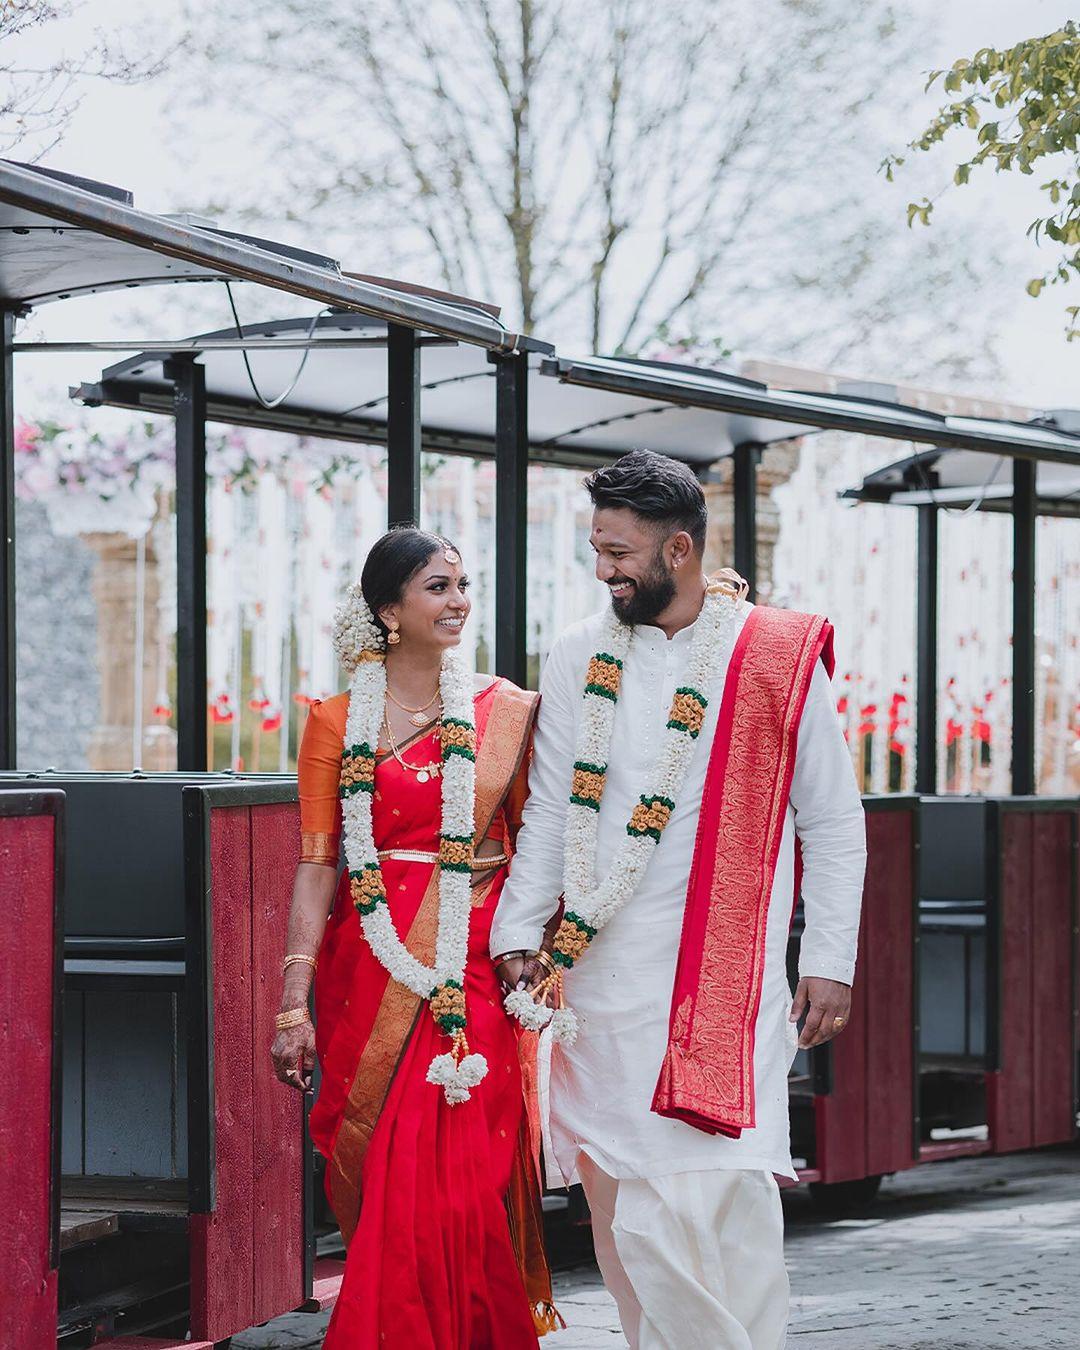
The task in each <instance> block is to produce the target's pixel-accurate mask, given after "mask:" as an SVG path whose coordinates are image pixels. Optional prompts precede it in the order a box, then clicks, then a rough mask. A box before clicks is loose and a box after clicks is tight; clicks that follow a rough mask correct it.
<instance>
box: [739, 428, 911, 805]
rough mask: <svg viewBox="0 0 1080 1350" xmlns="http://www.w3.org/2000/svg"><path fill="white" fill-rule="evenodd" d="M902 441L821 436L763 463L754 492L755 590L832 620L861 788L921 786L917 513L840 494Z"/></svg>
mask: <svg viewBox="0 0 1080 1350" xmlns="http://www.w3.org/2000/svg"><path fill="white" fill-rule="evenodd" d="M904 448H905V447H904V446H902V445H897V444H896V443H893V444H891V445H883V444H882V443H881V442H880V441H873V440H871V439H869V438H867V437H863V436H852V435H845V434H842V433H839V432H825V433H822V434H821V435H814V436H807V437H806V438H805V439H804V440H803V441H802V442H801V446H798V447H795V449H794V452H793V450H792V448H790V447H786V448H784V449H783V450H782V449H781V448H780V447H776V448H775V449H770V450H767V451H766V452H765V456H764V459H763V468H766V469H768V466H769V464H770V457H773V460H772V465H773V467H772V468H771V470H769V472H768V477H767V479H766V482H765V484H764V486H766V487H769V486H772V487H773V496H772V502H771V503H767V502H762V501H761V500H760V499H759V506H758V518H759V525H758V538H759V548H758V570H759V591H760V594H761V596H762V598H763V599H767V600H768V601H770V603H772V604H776V605H782V606H785V607H788V608H791V609H800V610H808V611H811V612H814V613H819V614H827V615H828V616H829V618H830V620H831V621H832V623H833V625H834V626H835V629H836V674H835V677H834V680H833V688H834V690H835V693H836V697H837V706H838V708H839V711H840V718H841V723H842V725H843V727H844V735H845V737H846V739H847V742H848V745H849V747H850V749H851V755H852V760H853V762H854V765H855V772H856V776H857V778H858V780H859V785H860V787H861V788H862V790H863V791H864V792H910V791H912V789H913V787H914V782H915V737H914V678H915V599H916V597H915V523H916V522H915V512H914V511H909V510H903V509H901V508H900V507H886V506H876V505H872V504H865V503H864V504H860V505H858V506H855V507H853V506H852V504H851V503H847V502H842V501H840V500H839V498H838V494H839V493H840V492H841V491H843V490H844V489H845V488H849V487H852V486H853V485H855V484H857V483H859V482H861V481H862V479H863V477H864V476H865V475H866V474H867V473H869V472H870V471H871V470H872V469H874V468H876V467H878V466H879V465H881V464H886V463H888V462H890V461H891V460H894V459H897V458H898V457H899V456H900V455H901V454H903V453H904ZM781 454H783V455H784V456H785V457H786V458H785V459H784V460H780V459H779V456H780V455H781ZM770 480H771V481H770Z"/></svg>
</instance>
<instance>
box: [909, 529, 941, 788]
mask: <svg viewBox="0 0 1080 1350" xmlns="http://www.w3.org/2000/svg"><path fill="white" fill-rule="evenodd" d="M918 511H919V518H918V519H919V524H918V539H917V544H916V547H917V551H918V562H917V567H918V579H917V593H916V610H915V632H916V637H915V653H916V670H915V791H916V792H917V793H919V794H920V795H922V796H927V797H932V796H933V795H934V794H935V793H936V792H937V723H938V716H937V696H938V690H937V682H938V514H937V507H936V506H920V507H919V508H918Z"/></svg>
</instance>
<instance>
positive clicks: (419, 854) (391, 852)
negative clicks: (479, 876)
mask: <svg viewBox="0 0 1080 1350" xmlns="http://www.w3.org/2000/svg"><path fill="white" fill-rule="evenodd" d="M378 858H379V861H380V862H383V861H385V859H387V858H392V859H393V861H394V862H418V863H437V862H438V861H439V855H438V854H437V853H428V852H427V851H425V850H424V849H422V848H381V849H379V853H378ZM509 862H510V859H509V857H507V855H506V854H505V853H496V854H493V855H492V856H491V857H489V858H473V860H472V864H471V866H472V870H473V871H474V872H491V871H493V870H494V869H495V868H496V867H506V866H507V865H508V864H509Z"/></svg>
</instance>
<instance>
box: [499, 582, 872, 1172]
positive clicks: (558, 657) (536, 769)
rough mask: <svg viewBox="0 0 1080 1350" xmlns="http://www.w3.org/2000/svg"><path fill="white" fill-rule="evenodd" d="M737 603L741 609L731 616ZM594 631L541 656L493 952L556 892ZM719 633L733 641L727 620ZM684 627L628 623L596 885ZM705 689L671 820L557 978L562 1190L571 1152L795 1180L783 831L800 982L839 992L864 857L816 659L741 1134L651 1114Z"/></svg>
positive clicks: (658, 723) (614, 1164)
mask: <svg viewBox="0 0 1080 1350" xmlns="http://www.w3.org/2000/svg"><path fill="white" fill-rule="evenodd" d="M750 608H751V606H749V605H747V606H745V612H746V613H749V611H750ZM601 622H602V616H600V615H596V616H594V617H593V618H590V619H586V620H584V621H583V622H581V623H579V624H576V625H574V627H572V628H570V629H569V630H568V631H567V632H566V633H564V634H563V636H562V637H561V638H559V640H558V641H557V642H556V643H555V645H554V646H553V648H552V650H551V654H550V656H549V657H548V661H547V665H546V666H545V669H544V675H543V679H542V681H541V694H542V698H541V703H540V714H539V719H538V723H537V729H536V741H535V749H534V756H533V762H532V768H531V771H530V774H529V799H528V801H527V803H526V805H525V813H524V823H523V826H522V829H521V833H520V835H519V836H518V842H517V852H516V855H515V857H514V862H513V866H512V867H511V870H510V878H509V881H508V882H507V884H506V886H505V888H504V890H503V893H502V898H501V900H500V902H499V907H498V911H497V913H496V915H495V920H494V923H493V926H492V931H491V951H492V954H493V955H498V954H500V953H502V952H506V951H512V950H516V949H519V948H524V949H528V950H535V949H537V948H538V947H539V945H540V942H541V938H542V935H543V927H544V924H545V922H546V921H547V920H548V919H549V918H550V916H551V915H552V913H553V912H554V909H555V906H556V904H557V902H558V898H559V895H560V894H561V891H562V868H563V837H564V831H565V820H566V808H567V799H568V796H569V792H570V779H571V774H572V770H573V762H574V750H575V746H576V743H577V736H578V725H579V722H580V719H581V716H582V688H583V685H584V679H585V670H586V667H587V665H588V662H589V658H590V657H591V656H592V655H593V654H594V652H595V651H596V650H597V646H598V642H599V638H600V633H601ZM731 631H732V636H734V626H733V629H732V630H731ZM693 632H694V629H693V626H691V627H689V628H685V629H682V630H681V631H680V632H678V633H676V634H675V636H674V637H673V638H671V639H670V640H669V639H668V638H667V637H666V636H665V634H664V633H663V631H662V630H661V629H659V628H654V627H649V626H638V627H637V628H635V630H634V635H633V639H632V641H631V644H630V650H629V652H628V654H627V657H626V659H625V662H624V665H623V674H622V682H621V685H620V690H619V701H618V705H617V709H616V714H615V731H614V736H613V738H612V747H611V751H610V754H609V757H608V772H607V779H606V783H605V787H604V796H603V800H602V803H601V807H600V816H599V844H598V855H597V869H596V871H597V875H598V876H603V875H604V874H605V872H606V871H607V867H608V864H609V861H610V859H611V857H612V854H613V851H614V850H615V848H616V847H617V846H618V845H619V843H620V842H621V841H622V840H623V839H624V838H625V835H626V822H627V820H628V819H629V818H630V812H631V810H632V808H633V806H634V803H635V802H636V801H637V799H638V797H639V795H640V794H641V793H642V792H643V791H646V790H648V788H649V787H650V781H649V779H650V770H651V768H652V766H653V764H654V763H655V761H656V757H657V754H658V751H659V749H660V744H661V739H662V737H663V735H664V727H665V724H666V722H667V715H668V709H669V707H670V705H671V700H672V696H673V694H674V692H675V689H676V688H677V687H678V685H679V684H681V683H683V677H684V672H685V668H686V663H687V658H688V655H689V650H690V643H691V640H692V637H693ZM728 655H730V652H729V653H728ZM725 673H726V665H725ZM721 678H722V677H721ZM721 692H722V690H721V688H719V687H718V688H716V689H714V690H713V691H712V695H711V697H710V699H709V707H708V710H707V714H706V721H705V727H704V730H703V732H702V734H701V736H700V737H699V738H698V742H697V746H696V748H695V751H694V755H693V758H692V760H691V763H690V768H689V772H688V774H687V777H686V780H685V783H684V786H683V788H682V790H681V791H680V792H679V794H678V800H677V802H676V807H675V811H674V812H673V813H672V816H671V819H670V821H669V823H668V826H667V828H666V829H665V831H664V833H663V835H662V837H661V840H660V843H659V845H658V846H657V849H656V851H655V853H654V854H653V857H652V859H651V860H650V862H649V866H648V870H647V871H646V874H645V876H644V878H643V880H642V882H641V885H640V886H639V887H638V890H637V892H636V893H635V894H634V896H633V897H632V898H631V899H630V900H629V901H628V902H627V904H626V905H625V906H624V908H623V909H622V910H621V911H620V912H619V913H618V914H617V915H616V916H615V917H614V918H613V919H612V920H611V921H610V923H608V924H607V926H606V927H604V928H603V929H601V931H600V932H599V933H598V934H597V936H596V937H595V938H594V939H593V941H592V943H591V945H590V947H589V950H588V951H587V952H586V954H585V955H584V956H583V958H582V959H581V961H580V962H579V963H578V964H577V965H576V966H575V967H574V969H573V970H572V971H570V972H569V974H568V976H567V980H566V994H567V1001H568V1002H569V1003H570V1004H571V1006H572V1007H573V1008H574V1009H575V1011H576V1012H577V1014H578V1018H579V1021H580V1027H581V1030H580V1034H579V1036H578V1039H577V1042H576V1044H575V1045H573V1046H572V1047H569V1048H568V1047H564V1046H557V1047H555V1049H554V1051H553V1053H552V1070H551V1141H552V1146H553V1149H554V1153H555V1158H556V1160H557V1162H558V1164H559V1167H560V1170H561V1171H562V1173H563V1176H564V1178H565V1179H566V1180H567V1182H569V1181H571V1180H572V1179H573V1178H574V1174H575V1171H576V1164H577V1157H578V1153H579V1152H580V1151H584V1152H585V1153H587V1154H588V1155H589V1156H590V1157H591V1158H592V1159H593V1160H594V1161H595V1162H596V1163H597V1164H598V1166H600V1167H601V1168H602V1169H603V1170H604V1171H605V1172H607V1173H608V1175H609V1176H612V1177H617V1178H620V1177H626V1178H629V1177H656V1176H664V1175H670V1174H673V1173H678V1172H690V1171H702V1170H707V1169H712V1168H749V1169H763V1170H765V1171H771V1172H775V1173H778V1174H782V1175H787V1176H793V1175H794V1173H793V1171H792V1165H791V1150H790V1141H789V1128H788V1100H787V1074H788V1069H789V1068H790V1066H791V1061H792V1059H793V1057H794V1053H795V1048H796V1033H795V1029H794V1027H793V1026H792V1025H791V1024H790V1023H789V1021H788V1013H789V1011H790V1007H791V991H790V989H789V986H788V981H787V974H786V968H785V957H786V950H787V940H788V928H789V922H790V918H791V909H792V891H793V883H794V846H795V835H796V833H797V834H798V836H799V838H800V839H801V841H802V847H803V882H802V895H803V901H804V907H805V914H806V931H805V934H804V937H803V941H802V956H801V960H800V973H801V974H802V975H817V976H823V977H825V978H828V979H832V980H841V981H843V982H844V983H847V984H850V983H851V980H852V977H853V974H854V970H855V947H856V941H857V935H858V926H859V907H860V903H861V898H862V882H863V871H864V866H865V857H866V850H865V827H864V820H863V811H862V803H861V800H860V797H859V792H858V788H857V786H856V783H855V776H854V772H853V769H852V765H851V760H850V757H849V755H848V751H847V746H846V745H845V743H844V739H843V735H842V733H841V731H840V725H839V722H838V720H837V716H836V708H835V704H834V702H833V698H832V692H831V688H830V685H829V681H828V678H827V676H826V674H825V671H824V668H823V667H821V666H820V664H819V668H818V669H817V670H816V671H815V673H814V676H813V679H812V681H811V684H810V691H809V695H808V697H807V702H806V707H805V709H804V711H803V716H802V721H801V723H800V727H799V741H798V751H797V755H796V761H795V772H794V777H793V779H792V785H791V800H790V805H789V807H788V812H787V819H786V822H785V824H784V829H783V832H782V835H781V840H780V854H779V860H778V863H777V869H776V879H775V882H774V885H773V891H772V899H771V902H770V906H769V917H768V923H767V926H766V939H765V971H764V981H763V987H762V994H761V1003H760V1007H759V1010H758V1018H757V1026H756V1033H755V1047H754V1083H755V1099H756V1122H757V1123H756V1125H755V1127H754V1128H753V1129H748V1130H744V1131H743V1132H742V1134H741V1136H740V1137H739V1138H738V1139H729V1138H726V1137H725V1136H722V1135H710V1134H706V1133H705V1132H704V1131H702V1130H698V1129H695V1128H694V1127H693V1126H692V1125H688V1124H686V1123H685V1122H683V1121H679V1120H669V1119H666V1118H664V1117H662V1116H658V1115H656V1114H655V1113H654V1112H653V1111H652V1110H651V1109H650V1106H651V1102H652V1096H653V1090H654V1088H655V1086H656V1080H657V1076H658V1074H659V1072H660V1065H661V1062H662V1061H663V1058H664V1052H665V1049H666V1046H667V1038H668V1018H669V1013H670V1005H671V991H672V986H673V984H674V978H675V965H676V961H677V958H678V951H679V937H680V932H681V927H682V918H683V909H684V905H685V901H686V890H687V884H688V881H689V877H690V865H691V860H692V856H693V849H694V839H695V834H696V830H697V822H698V814H699V812H700V808H701V797H702V791H703V788H704V785H705V774H706V770H707V767H708V761H709V755H710V752H711V749H712V741H713V735H714V733H715V730H716V722H717V717H718V715H719V710H720V701H721Z"/></svg>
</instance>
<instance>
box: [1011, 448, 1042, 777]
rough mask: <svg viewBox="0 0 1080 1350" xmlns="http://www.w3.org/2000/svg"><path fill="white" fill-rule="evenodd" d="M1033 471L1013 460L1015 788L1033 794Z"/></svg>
mask: <svg viewBox="0 0 1080 1350" xmlns="http://www.w3.org/2000/svg"><path fill="white" fill-rule="evenodd" d="M1035 470H1036V465H1035V462H1034V461H1033V460H1029V459H1018V460H1016V461H1015V462H1014V464H1013V643H1012V667H1013V670H1012V790H1013V792H1014V794H1015V795H1016V796H1019V797H1026V796H1029V795H1030V794H1032V793H1034V791H1035V787H1036V783H1035V514H1036V496H1035Z"/></svg>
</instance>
